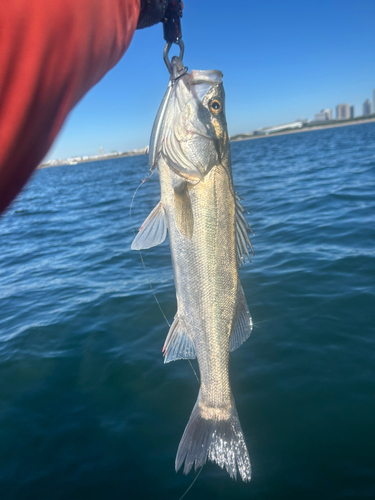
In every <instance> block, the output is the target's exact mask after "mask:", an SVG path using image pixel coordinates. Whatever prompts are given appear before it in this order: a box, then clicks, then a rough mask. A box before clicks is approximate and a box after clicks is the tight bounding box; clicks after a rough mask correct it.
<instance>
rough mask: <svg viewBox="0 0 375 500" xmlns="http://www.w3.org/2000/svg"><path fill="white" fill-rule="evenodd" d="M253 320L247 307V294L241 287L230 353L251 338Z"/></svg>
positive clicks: (230, 342)
mask: <svg viewBox="0 0 375 500" xmlns="http://www.w3.org/2000/svg"><path fill="white" fill-rule="evenodd" d="M252 329H253V320H252V319H251V315H250V313H249V309H248V307H247V303H246V298H245V294H244V293H243V289H242V286H240V288H239V291H238V296H237V309H236V315H235V318H234V322H233V330H232V333H231V336H230V341H229V350H230V352H232V351H234V350H235V349H237V348H238V347H240V345H241V344H243V343H244V342H245V340H247V339H248V338H249V337H250V334H251V331H252Z"/></svg>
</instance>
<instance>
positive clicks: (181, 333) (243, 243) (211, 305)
mask: <svg viewBox="0 0 375 500" xmlns="http://www.w3.org/2000/svg"><path fill="white" fill-rule="evenodd" d="M172 69H173V72H172V76H171V80H170V82H169V85H168V88H167V92H166V94H165V96H164V99H163V101H162V104H161V106H160V108H159V112H158V114H157V117H156V120H155V123H154V127H153V131H152V134H151V141H150V149H149V165H150V168H155V167H156V166H157V169H158V172H159V176H160V186H161V200H160V202H159V203H158V205H157V206H156V207H155V209H154V210H153V211H152V212H151V214H150V215H149V216H148V217H147V219H146V220H145V222H144V223H143V225H142V226H141V229H140V230H139V232H138V234H137V236H136V238H135V239H134V241H133V243H132V249H134V250H140V249H145V248H150V247H153V246H155V245H158V244H159V243H161V242H162V241H164V239H165V237H166V234H167V230H168V233H169V239H170V245H171V253H172V262H173V269H174V278H175V286H176V295H177V313H176V316H175V318H174V321H173V324H172V326H171V328H170V330H169V333H168V335H167V338H166V341H165V344H164V348H163V351H164V356H165V362H166V363H168V362H169V361H173V360H177V359H193V358H195V357H197V359H198V364H199V371H200V380H201V385H200V391H199V395H198V399H197V402H196V404H195V406H194V409H193V411H192V414H191V416H190V420H189V422H188V424H187V426H186V429H185V432H184V434H183V436H182V439H181V442H180V445H179V448H178V451H177V457H176V471H177V470H178V469H179V468H180V467H181V466H182V464H183V462H184V461H185V466H184V473H185V474H187V473H188V472H189V471H190V470H191V468H192V466H193V465H194V466H195V470H197V469H198V467H200V466H201V465H203V464H204V463H205V462H206V460H207V458H208V459H209V460H211V461H213V462H216V463H217V464H218V465H219V466H220V467H222V468H224V467H225V468H226V470H227V471H228V473H229V475H230V476H231V477H232V478H236V477H237V468H238V471H239V473H240V476H241V478H242V479H243V481H249V480H250V478H251V466H250V459H249V454H248V451H247V447H246V444H245V440H244V436H243V432H242V429H241V425H240V422H239V419H238V415H237V410H236V406H235V403H234V399H233V396H232V391H231V388H230V384H229V373H228V369H229V352H230V351H233V350H234V349H237V347H239V346H240V345H241V344H242V343H243V342H244V341H245V340H246V339H247V338H248V337H249V335H250V333H251V330H252V320H251V316H250V313H249V310H248V308H247V304H246V299H245V296H244V292H243V289H242V286H241V283H240V279H239V273H238V269H239V266H240V264H241V263H243V262H244V261H245V255H247V256H248V257H249V259H250V255H249V250H248V249H249V248H250V249H251V250H252V246H251V243H250V240H249V237H248V230H249V229H250V227H249V225H248V223H247V222H246V220H245V217H244V215H243V212H244V209H243V208H242V206H241V203H240V199H239V197H238V195H237V194H236V192H235V191H234V189H233V179H232V169H231V159H230V145H229V138H228V132H227V124H226V119H225V112H224V111H225V104H224V89H223V85H222V83H221V80H222V73H221V72H220V71H213V70H212V71H194V70H193V71H191V73H188V72H187V69H186V68H184V66H183V64H182V61H181V60H180V59H179V58H177V57H174V58H173V59H172Z"/></svg>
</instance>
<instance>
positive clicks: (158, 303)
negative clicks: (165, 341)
mask: <svg viewBox="0 0 375 500" xmlns="http://www.w3.org/2000/svg"><path fill="white" fill-rule="evenodd" d="M153 173H154V169H151V170H150V171H149V172H148V174H147V176H146V177H145V178H144V179H142V182H141V183H140V184H139V186H138V187H137V189H136V190H135V191H134V194H133V198H132V201H131V203H130V207H129V216H130V225H131V228H132V231H133V233H134V236H136V234H137V233H136V231H135V229H134V226H133V220H132V207H133V202H134V199H135V196H136V194H137V192H138V189H139V188H140V187H141V186H142V185H143V184H144V183H145V182H147V181H148V180H149V179H150V178H151V176H152V174H153ZM138 252H139V256H140V258H141V262H142V266H143V269H144V270H145V273H146V276H147V281H148V284H149V285H150V289H151V293H152V295H153V296H154V299H155V301H156V303H157V305H158V307H159V309H160V312H161V313H162V315H163V318H164V319H165V322H166V323H167V325H168V327H169V328H170V327H171V324H170V323H169V321H168V319H167V316H166V315H165V313H164V311H163V308H162V307H161V305H160V302H159V300H158V298H157V296H156V293H155V290H154V288H153V286H152V283H151V279H150V276H149V274H148V272H147V268H146V264H145V261H144V259H143V256H142V253H141V251H140V250H138ZM188 361H189V365H190V366H191V369H192V370H193V373H194V375H195V378H196V379H197V381H198V384H199V383H200V380H199V377H198V375H197V372H196V371H195V370H194V367H193V365H192V363H191V361H190V359H188ZM197 477H198V476H197Z"/></svg>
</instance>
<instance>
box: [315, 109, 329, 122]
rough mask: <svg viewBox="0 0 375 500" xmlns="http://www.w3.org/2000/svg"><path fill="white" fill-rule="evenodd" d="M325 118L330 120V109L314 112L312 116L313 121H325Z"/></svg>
mask: <svg viewBox="0 0 375 500" xmlns="http://www.w3.org/2000/svg"><path fill="white" fill-rule="evenodd" d="M327 120H332V112H331V110H330V109H322V110H321V112H320V113H316V114H315V116H314V121H315V122H326V121H327Z"/></svg>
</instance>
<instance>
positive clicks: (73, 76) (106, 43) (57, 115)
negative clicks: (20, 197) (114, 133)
mask: <svg viewBox="0 0 375 500" xmlns="http://www.w3.org/2000/svg"><path fill="white" fill-rule="evenodd" d="M139 8H140V0H12V1H5V2H1V9H0V47H1V50H0V213H1V211H2V210H4V208H5V207H6V206H7V205H8V204H9V203H10V202H11V201H12V200H13V199H14V197H15V196H16V195H17V194H18V192H19V191H20V190H21V188H22V186H23V185H24V184H25V182H26V181H27V179H28V178H29V177H30V175H31V173H32V171H33V170H34V168H35V167H36V166H37V165H38V164H39V163H40V161H41V160H42V159H43V157H44V155H45V154H46V153H47V151H48V149H49V148H50V146H51V144H52V142H53V140H54V138H55V137H56V135H57V133H58V131H59V130H60V128H61V126H62V124H63V122H64V120H65V118H66V116H67V114H68V113H69V111H70V110H71V109H72V108H73V107H74V106H75V104H77V102H78V101H79V100H80V99H81V98H82V97H83V95H84V94H85V93H86V92H87V91H88V90H89V89H90V88H91V87H92V86H93V85H95V84H96V83H97V82H98V81H99V80H100V79H101V78H102V77H103V76H104V75H105V74H106V73H107V71H108V70H110V69H111V68H112V67H113V66H114V65H115V64H116V63H117V62H118V61H119V60H120V59H121V57H122V55H123V54H124V52H125V51H126V49H127V48H128V46H129V43H130V41H131V39H132V36H133V34H134V30H135V28H136V25H137V20H138V16H139Z"/></svg>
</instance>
